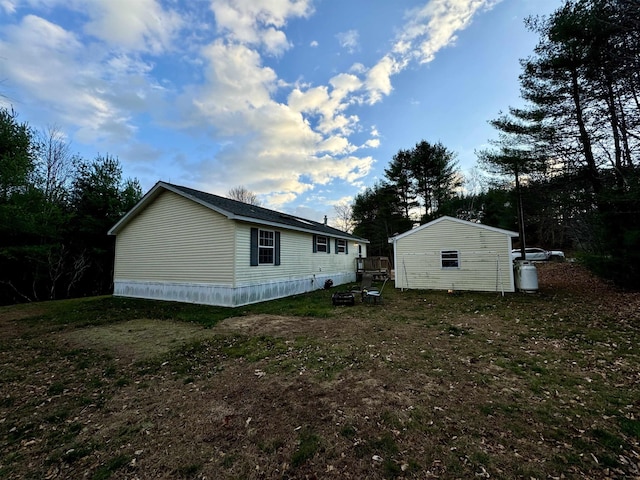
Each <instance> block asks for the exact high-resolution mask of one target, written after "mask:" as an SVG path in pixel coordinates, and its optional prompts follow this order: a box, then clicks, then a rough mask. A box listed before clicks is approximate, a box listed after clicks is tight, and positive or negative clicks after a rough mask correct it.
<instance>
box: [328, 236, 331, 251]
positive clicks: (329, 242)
mask: <svg viewBox="0 0 640 480" xmlns="http://www.w3.org/2000/svg"><path fill="white" fill-rule="evenodd" d="M327 253H331V239H330V238H329V237H327Z"/></svg>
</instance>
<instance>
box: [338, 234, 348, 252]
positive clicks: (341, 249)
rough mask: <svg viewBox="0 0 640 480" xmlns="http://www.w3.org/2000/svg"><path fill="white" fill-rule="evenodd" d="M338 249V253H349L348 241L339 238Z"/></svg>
mask: <svg viewBox="0 0 640 480" xmlns="http://www.w3.org/2000/svg"><path fill="white" fill-rule="evenodd" d="M336 250H338V251H337V253H347V241H346V240H344V239H342V238H339V239H338V248H337V249H336Z"/></svg>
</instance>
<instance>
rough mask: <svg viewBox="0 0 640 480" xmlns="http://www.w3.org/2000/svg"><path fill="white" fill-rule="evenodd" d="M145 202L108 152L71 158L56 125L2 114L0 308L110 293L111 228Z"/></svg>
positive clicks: (140, 193)
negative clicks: (43, 126)
mask: <svg viewBox="0 0 640 480" xmlns="http://www.w3.org/2000/svg"><path fill="white" fill-rule="evenodd" d="M141 197H142V192H141V188H140V185H139V183H138V181H137V180H132V179H125V178H123V176H122V168H121V166H120V163H119V161H118V160H117V159H116V158H114V157H111V156H109V155H105V156H97V157H96V158H95V159H93V160H90V161H88V160H85V159H83V158H80V157H78V156H77V155H72V154H71V153H70V149H69V144H68V143H67V142H66V141H65V137H64V134H62V133H61V132H60V131H59V130H57V129H55V128H51V129H48V130H46V131H43V132H36V131H34V130H33V129H32V128H31V127H30V126H29V125H28V124H27V123H26V122H20V121H19V119H18V116H17V114H16V113H15V112H14V111H13V110H8V109H0V305H4V304H10V303H18V302H25V301H38V300H54V299H61V298H68V297H78V296H86V295H100V294H107V293H110V292H111V291H112V281H113V280H112V279H113V258H114V239H113V237H109V236H108V235H107V231H108V230H109V228H110V227H112V226H113V225H114V224H115V223H116V222H117V221H118V220H119V219H120V218H121V217H122V215H124V214H125V213H126V212H127V211H128V210H129V209H130V208H132V207H133V205H135V204H136V203H137V202H138V200H139V199H140V198H141Z"/></svg>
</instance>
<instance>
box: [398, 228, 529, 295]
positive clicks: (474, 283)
mask: <svg viewBox="0 0 640 480" xmlns="http://www.w3.org/2000/svg"><path fill="white" fill-rule="evenodd" d="M517 236H518V233H517V232H511V231H508V230H502V229H499V228H494V227H489V226H487V225H482V224H479V223H472V222H468V221H465V220H460V219H457V218H452V217H446V216H445V217H441V218H438V219H437V220H434V221H432V222H429V223H426V224H424V225H422V226H420V227H418V228H415V229H413V230H409V231H408V232H405V233H403V234H401V235H397V236H395V237H393V238H391V239H389V242H390V243H393V246H394V265H395V286H396V288H402V289H404V288H409V289H430V290H431V289H433V290H477V291H499V292H514V291H515V286H514V273H513V267H512V261H511V247H512V239H513V238H514V237H517Z"/></svg>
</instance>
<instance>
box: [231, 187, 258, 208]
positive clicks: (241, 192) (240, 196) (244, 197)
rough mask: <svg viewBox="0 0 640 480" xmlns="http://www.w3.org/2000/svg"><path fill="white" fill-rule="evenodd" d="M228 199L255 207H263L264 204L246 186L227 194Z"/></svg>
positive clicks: (233, 189)
mask: <svg viewBox="0 0 640 480" xmlns="http://www.w3.org/2000/svg"><path fill="white" fill-rule="evenodd" d="M227 197H228V198H230V199H232V200H237V201H239V202H244V203H248V204H249V205H255V206H257V207H260V206H262V202H261V201H260V199H259V198H258V195H256V194H255V193H254V192H252V191H251V190H249V189H248V188H247V187H245V186H244V185H240V186H237V187H233V188H232V189H231V190H229V192H228V193H227Z"/></svg>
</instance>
